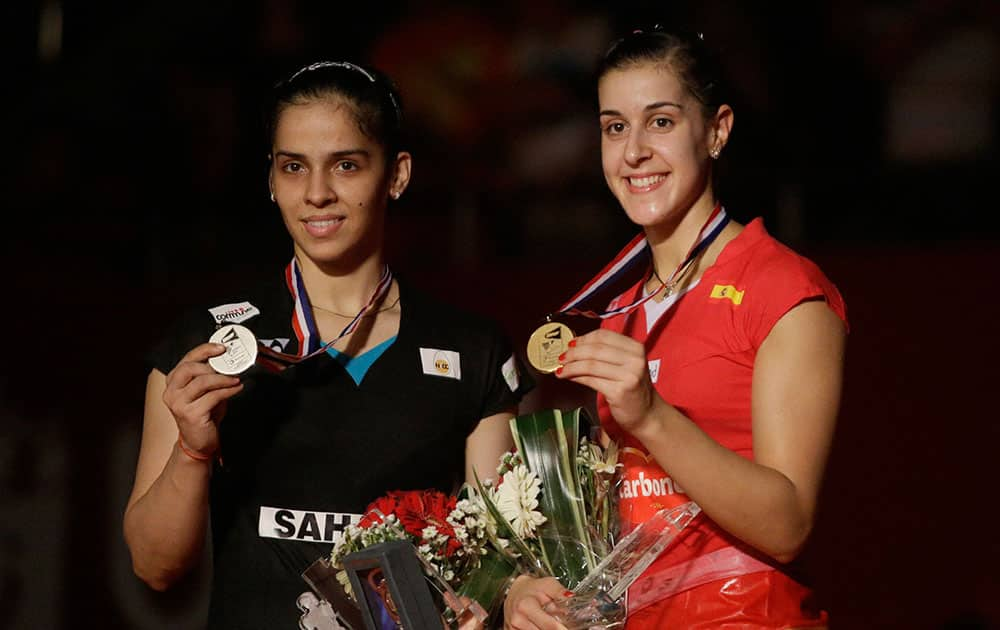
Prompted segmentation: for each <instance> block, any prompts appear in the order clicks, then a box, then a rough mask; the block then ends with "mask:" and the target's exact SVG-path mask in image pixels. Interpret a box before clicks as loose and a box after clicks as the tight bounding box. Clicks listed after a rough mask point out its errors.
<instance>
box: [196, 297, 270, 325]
mask: <svg viewBox="0 0 1000 630" xmlns="http://www.w3.org/2000/svg"><path fill="white" fill-rule="evenodd" d="M208 312H209V313H211V314H212V318H213V319H214V320H215V323H216V324H221V323H222V322H228V323H230V324H239V323H240V322H245V321H246V320H248V319H250V318H251V317H255V316H257V315H260V309H258V308H257V307H256V306H254V305H253V304H251V303H250V302H237V303H235V304H220V305H219V306H216V307H215V308H210V309H208Z"/></svg>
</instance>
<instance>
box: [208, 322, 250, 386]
mask: <svg viewBox="0 0 1000 630" xmlns="http://www.w3.org/2000/svg"><path fill="white" fill-rule="evenodd" d="M209 341H210V342H211V343H221V344H222V345H224V346H225V347H226V352H225V353H224V354H220V355H219V356H217V357H211V358H209V360H208V364H209V365H210V366H211V367H212V369H213V370H215V371H216V372H218V373H219V374H225V375H226V376H235V375H237V374H241V373H243V372H245V371H247V370H248V369H249V368H250V366H251V365H253V364H254V362H255V361H256V360H257V339H256V337H254V336H253V333H252V332H250V329H249V328H247V327H246V326H240V325H239V324H226V325H225V326H223V327H222V328H220V329H218V330H216V331H215V333H214V334H213V335H212V337H211V338H210V339H209Z"/></svg>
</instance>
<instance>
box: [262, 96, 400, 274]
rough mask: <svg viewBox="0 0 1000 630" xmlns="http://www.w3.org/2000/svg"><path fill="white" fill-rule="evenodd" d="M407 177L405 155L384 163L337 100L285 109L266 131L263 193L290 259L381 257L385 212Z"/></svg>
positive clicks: (347, 263) (337, 261) (329, 263)
mask: <svg viewBox="0 0 1000 630" xmlns="http://www.w3.org/2000/svg"><path fill="white" fill-rule="evenodd" d="M408 178H409V155H408V154H406V153H400V154H399V155H398V156H397V157H396V159H394V160H386V156H385V154H384V150H383V147H382V146H381V145H380V144H379V143H378V142H376V141H375V140H373V139H372V138H369V137H368V136H366V135H365V134H364V133H362V132H361V129H360V128H359V126H358V123H357V120H356V118H355V116H354V113H353V111H352V109H351V108H350V107H349V106H348V105H347V104H346V102H345V101H344V100H343V99H341V98H335V97H334V98H319V99H314V100H310V101H307V102H305V103H302V104H295V105H288V106H286V107H285V108H284V109H283V110H282V111H281V113H280V115H279V116H278V119H277V124H276V126H275V130H274V140H273V146H272V160H271V172H270V184H271V190H272V192H273V194H274V199H275V201H276V202H277V204H278V206H279V207H280V208H281V215H282V218H283V219H284V222H285V227H286V228H287V229H288V233H289V234H290V235H291V237H292V241H293V242H294V243H295V255H296V256H297V257H299V258H300V260H301V259H302V257H303V256H304V257H308V258H309V259H311V260H312V261H313V262H315V263H316V264H317V265H318V266H320V267H326V268H334V267H352V266H356V265H358V264H360V263H361V262H362V261H364V260H366V259H369V258H371V257H373V256H376V257H377V256H381V253H382V242H383V228H384V222H385V208H386V204H387V201H388V198H389V196H390V194H398V193H401V192H402V189H403V188H405V186H406V183H407V181H408Z"/></svg>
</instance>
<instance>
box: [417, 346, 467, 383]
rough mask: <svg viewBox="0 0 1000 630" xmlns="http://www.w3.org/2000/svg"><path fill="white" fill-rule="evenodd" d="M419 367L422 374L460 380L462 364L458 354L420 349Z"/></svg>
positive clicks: (451, 351)
mask: <svg viewBox="0 0 1000 630" xmlns="http://www.w3.org/2000/svg"><path fill="white" fill-rule="evenodd" d="M420 366H421V367H422V368H423V370H424V374H430V375H431V376H443V377H444V378H453V379H456V380H462V363H461V361H460V356H459V354H458V353H457V352H455V351H454V350H438V349H437V348H421V349H420Z"/></svg>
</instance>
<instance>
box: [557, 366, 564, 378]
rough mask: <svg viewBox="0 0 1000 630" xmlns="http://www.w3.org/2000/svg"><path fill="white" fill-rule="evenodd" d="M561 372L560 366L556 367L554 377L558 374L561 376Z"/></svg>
mask: <svg viewBox="0 0 1000 630" xmlns="http://www.w3.org/2000/svg"><path fill="white" fill-rule="evenodd" d="M562 370H563V369H562V366H559V367H557V368H556V375H557V376H558V375H559V374H562Z"/></svg>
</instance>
